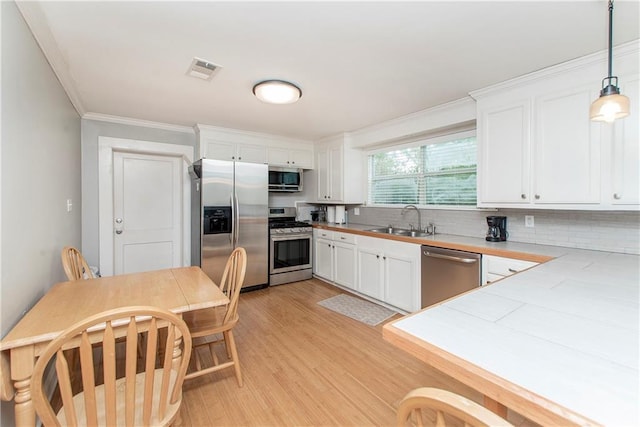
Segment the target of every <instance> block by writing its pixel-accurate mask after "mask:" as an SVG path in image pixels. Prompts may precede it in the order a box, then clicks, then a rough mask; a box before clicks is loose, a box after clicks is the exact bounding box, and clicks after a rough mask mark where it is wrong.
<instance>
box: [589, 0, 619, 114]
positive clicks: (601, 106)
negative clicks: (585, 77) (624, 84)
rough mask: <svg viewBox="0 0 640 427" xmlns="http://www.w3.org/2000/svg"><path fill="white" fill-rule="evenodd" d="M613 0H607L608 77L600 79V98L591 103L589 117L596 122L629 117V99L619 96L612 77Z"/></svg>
mask: <svg viewBox="0 0 640 427" xmlns="http://www.w3.org/2000/svg"><path fill="white" fill-rule="evenodd" d="M612 38H613V0H609V75H608V76H607V77H605V78H604V79H602V90H601V91H600V98H598V99H596V100H595V101H593V104H591V110H590V113H589V116H590V117H591V120H593V121H597V122H609V123H611V122H613V121H614V120H616V119H620V118H622V117H626V116H628V115H629V98H627V97H626V96H624V95H620V89H618V77H616V76H612V75H611V74H613V73H612V67H611V63H612V59H613V54H612V45H613V41H612Z"/></svg>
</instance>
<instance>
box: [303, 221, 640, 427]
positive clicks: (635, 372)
mask: <svg viewBox="0 0 640 427" xmlns="http://www.w3.org/2000/svg"><path fill="white" fill-rule="evenodd" d="M315 226H316V227H318V228H328V229H332V230H337V231H348V232H354V233H356V234H363V235H371V236H376V237H382V236H385V235H380V234H377V233H370V232H366V231H364V230H366V229H367V228H373V227H374V226H368V225H360V224H349V225H326V224H325V225H321V224H316V225H315ZM407 239H408V240H407ZM394 240H403V241H410V242H415V243H422V244H432V245H434V246H441V247H450V248H455V249H462V250H470V251H474V252H480V253H485V254H493V255H498V256H508V257H514V258H515V257H516V256H513V255H514V254H515V255H518V256H517V258H520V259H526V260H531V261H536V260H540V261H543V260H542V259H541V257H544V258H546V260H549V261H548V262H544V263H543V264H541V265H538V266H536V267H534V268H532V269H529V270H527V271H524V272H521V273H518V274H515V275H513V276H510V277H508V278H505V279H503V280H499V281H497V282H495V283H492V284H490V285H486V286H483V287H481V288H479V289H477V290H476V291H473V292H468V293H465V294H463V295H460V296H458V297H456V298H452V299H449V300H447V301H444V302H442V303H440V304H437V305H434V306H431V307H429V308H426V309H424V310H422V311H420V312H417V313H414V314H410V315H408V316H405V317H404V318H402V319H399V320H397V321H395V322H392V323H390V324H389V326H392V327H394V328H397V329H400V330H402V331H405V332H407V333H409V334H411V335H412V336H414V337H416V338H418V339H419V340H422V341H425V342H428V343H429V344H431V345H434V346H436V347H438V348H441V349H442V350H445V351H446V352H449V353H451V354H454V355H456V356H458V357H460V358H461V359H464V360H465V361H467V362H469V363H471V364H473V365H475V366H478V367H480V368H481V369H484V370H486V371H488V372H491V373H493V374H495V375H497V376H498V377H500V378H503V379H505V380H507V381H508V382H510V383H512V384H517V385H518V386H520V387H523V388H524V389H526V390H529V391H531V392H533V393H535V394H537V395H539V396H541V397H543V398H545V399H548V400H549V401H551V402H555V403H557V404H558V405H560V406H561V407H564V408H567V409H569V410H570V411H573V412H575V413H577V414H581V415H583V416H585V417H587V418H589V419H591V420H593V421H595V422H596V423H600V424H603V425H611V426H614V425H615V426H627V425H639V424H640V414H639V409H640V404H639V403H638V402H640V392H639V382H640V371H639V349H640V339H639V336H640V257H639V256H637V255H628V254H620V253H610V252H600V251H590V250H582V249H573V248H564V247H555V246H542V245H535V244H525V243H516V242H500V243H491V242H486V241H484V240H483V239H480V238H469V237H461V236H452V235H444V234H440V235H436V236H434V237H433V238H427V239H415V238H394Z"/></svg>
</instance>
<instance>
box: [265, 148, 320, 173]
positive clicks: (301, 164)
mask: <svg viewBox="0 0 640 427" xmlns="http://www.w3.org/2000/svg"><path fill="white" fill-rule="evenodd" d="M267 156H268V162H269V164H270V165H273V166H284V167H291V168H302V169H313V150H312V149H311V148H306V149H291V148H277V147H269V149H268V150H267Z"/></svg>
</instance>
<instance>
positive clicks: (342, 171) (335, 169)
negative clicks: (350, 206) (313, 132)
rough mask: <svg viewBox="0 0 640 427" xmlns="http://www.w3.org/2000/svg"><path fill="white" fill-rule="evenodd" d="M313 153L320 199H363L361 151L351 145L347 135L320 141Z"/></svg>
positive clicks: (359, 201)
mask: <svg viewBox="0 0 640 427" xmlns="http://www.w3.org/2000/svg"><path fill="white" fill-rule="evenodd" d="M315 157H316V171H317V180H318V201H319V202H324V203H357V204H360V203H363V202H364V193H365V192H364V179H365V176H364V172H363V171H364V168H363V165H364V154H363V152H362V151H360V150H356V149H353V148H351V147H350V144H349V138H348V136H347V135H342V136H339V137H333V138H330V139H326V140H324V141H321V142H319V143H318V144H317V145H316V155H315Z"/></svg>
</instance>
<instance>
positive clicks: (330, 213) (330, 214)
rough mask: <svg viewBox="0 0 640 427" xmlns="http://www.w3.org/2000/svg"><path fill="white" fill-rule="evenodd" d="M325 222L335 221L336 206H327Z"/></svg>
mask: <svg viewBox="0 0 640 427" xmlns="http://www.w3.org/2000/svg"><path fill="white" fill-rule="evenodd" d="M327 222H331V223H333V222H336V207H335V206H327Z"/></svg>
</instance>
